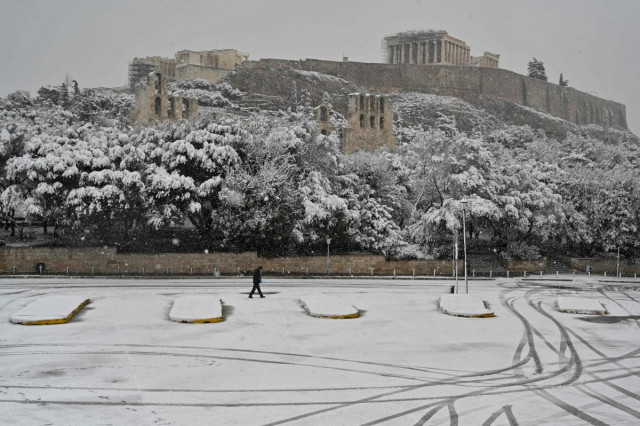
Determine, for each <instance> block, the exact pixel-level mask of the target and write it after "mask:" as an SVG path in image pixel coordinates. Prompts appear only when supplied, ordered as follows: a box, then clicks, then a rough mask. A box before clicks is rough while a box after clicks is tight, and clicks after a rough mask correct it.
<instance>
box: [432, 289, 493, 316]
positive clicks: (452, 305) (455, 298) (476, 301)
mask: <svg viewBox="0 0 640 426" xmlns="http://www.w3.org/2000/svg"><path fill="white" fill-rule="evenodd" d="M440 311H442V312H443V313H445V314H448V315H453V316H461V317H474V318H476V317H492V316H494V314H493V311H491V310H489V309H487V308H486V307H485V304H484V301H483V300H482V299H481V298H480V297H478V296H472V295H470V294H443V295H442V296H440Z"/></svg>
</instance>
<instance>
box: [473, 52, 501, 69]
mask: <svg viewBox="0 0 640 426" xmlns="http://www.w3.org/2000/svg"><path fill="white" fill-rule="evenodd" d="M499 61H500V55H498V54H497V53H489V52H484V55H482V56H472V57H471V63H470V64H469V65H471V66H472V67H485V68H498V63H499Z"/></svg>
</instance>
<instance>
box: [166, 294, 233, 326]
mask: <svg viewBox="0 0 640 426" xmlns="http://www.w3.org/2000/svg"><path fill="white" fill-rule="evenodd" d="M169 319H170V320H171V321H175V322H187V323H191V324H202V323H209V322H221V321H223V320H224V317H223V315H222V300H220V299H219V298H217V297H214V296H201V295H199V296H183V297H179V298H177V299H176V300H174V302H173V306H172V307H171V311H170V312H169Z"/></svg>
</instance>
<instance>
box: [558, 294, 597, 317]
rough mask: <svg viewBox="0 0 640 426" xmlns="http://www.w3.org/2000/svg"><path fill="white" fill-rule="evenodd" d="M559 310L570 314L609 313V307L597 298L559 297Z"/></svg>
mask: <svg viewBox="0 0 640 426" xmlns="http://www.w3.org/2000/svg"><path fill="white" fill-rule="evenodd" d="M558 310H559V311H560V312H564V313H569V314H588V315H607V314H608V312H607V309H606V308H605V307H604V306H603V305H602V303H600V302H598V301H597V300H595V299H588V298H585V297H565V296H562V297H558Z"/></svg>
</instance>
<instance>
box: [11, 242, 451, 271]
mask: <svg viewBox="0 0 640 426" xmlns="http://www.w3.org/2000/svg"><path fill="white" fill-rule="evenodd" d="M330 262H331V274H332V275H348V274H353V275H371V274H373V275H393V274H394V272H395V274H396V275H413V274H415V275H433V274H434V270H435V274H436V275H447V276H451V275H452V272H453V267H452V262H451V261H449V260H410V261H409V260H406V261H388V260H386V259H385V257H384V256H377V255H335V256H331V258H330ZM38 263H44V264H45V268H46V269H45V273H48V274H67V273H68V274H72V275H92V274H95V275H121V274H127V275H191V274H194V275H216V274H223V275H236V274H238V273H241V274H245V275H246V274H249V273H251V271H252V270H253V269H254V268H256V267H257V266H258V265H262V266H263V271H264V273H265V274H274V275H275V274H278V275H281V274H282V273H283V270H284V274H285V275H288V274H292V275H306V274H310V275H317V274H323V275H324V274H326V273H327V258H326V256H308V257H280V258H262V257H258V256H257V254H256V252H244V253H159V254H147V253H136V254H128V253H118V252H117V250H116V249H115V248H113V247H105V248H50V247H3V248H0V274H13V273H16V274H33V273H36V272H37V265H38ZM458 271H459V273H462V272H463V267H462V262H459V265H458Z"/></svg>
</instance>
